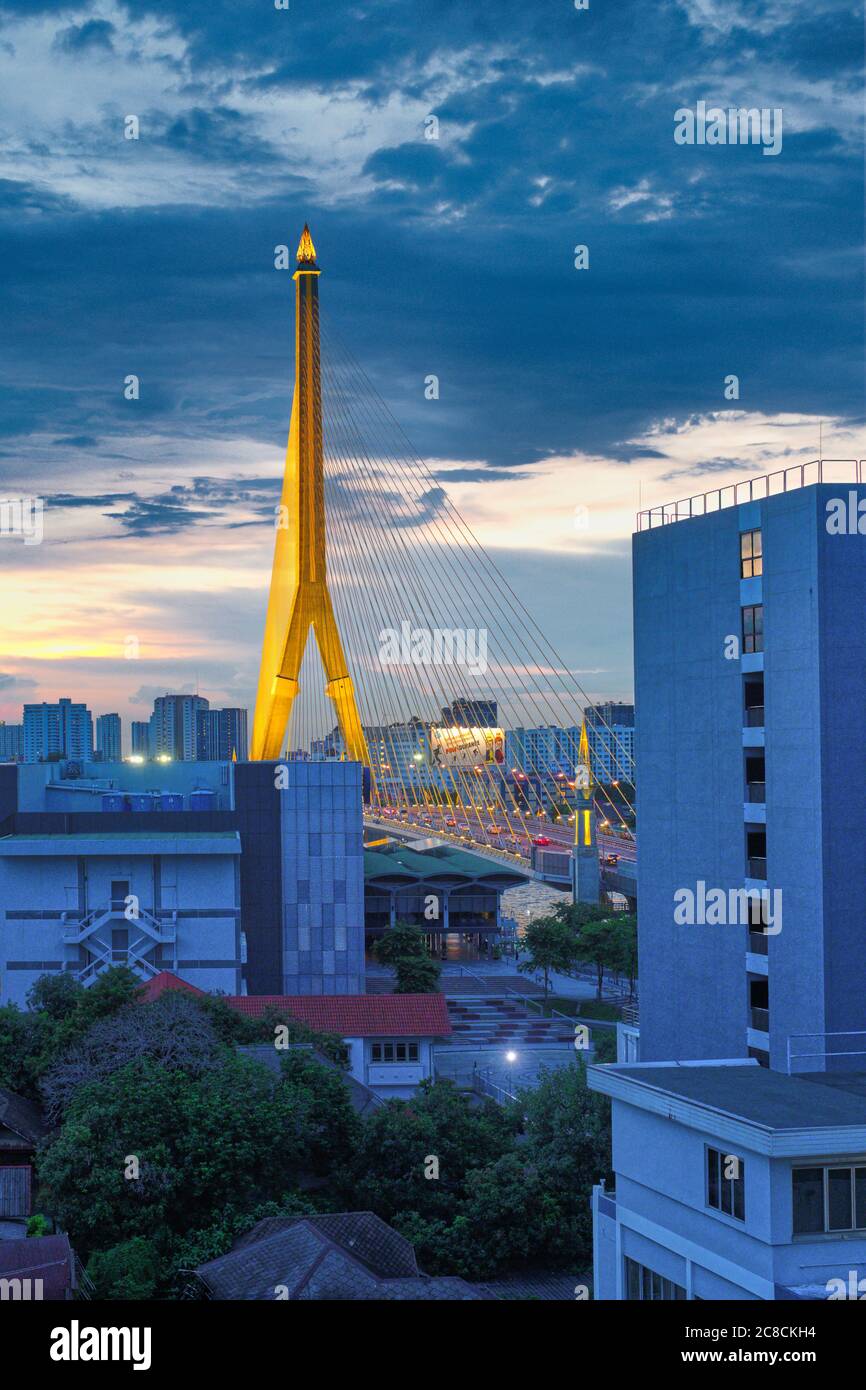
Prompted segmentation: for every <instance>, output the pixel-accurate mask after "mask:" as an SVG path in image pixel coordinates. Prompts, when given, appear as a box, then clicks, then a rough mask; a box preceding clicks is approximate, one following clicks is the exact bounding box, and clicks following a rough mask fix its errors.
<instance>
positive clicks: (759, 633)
mask: <svg viewBox="0 0 866 1390" xmlns="http://www.w3.org/2000/svg"><path fill="white" fill-rule="evenodd" d="M763 650H764V605H763V604H762V603H756V604H753V605H751V606H750V607H748V608H744V609H743V651H744V652H762V651H763Z"/></svg>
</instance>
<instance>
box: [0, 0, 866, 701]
mask: <svg viewBox="0 0 866 1390" xmlns="http://www.w3.org/2000/svg"><path fill="white" fill-rule="evenodd" d="M863 34H864V26H863V7H862V4H861V3H848V2H847V0H809V3H805V2H804V0H653V3H650V0H589V5H588V7H587V8H585V9H578V8H576V6H575V4H574V3H573V0H538V2H537V3H533V4H526V3H515V2H514V0H497V3H496V4H495V5H483V4H476V3H466V0H458V3H451V2H450V0H440V3H437V4H435V5H429V4H426V3H418V0H394V2H393V3H392V2H391V0H374V2H373V3H354V4H353V3H347V0H333V3H331V4H328V5H322V4H312V5H306V4H301V3H299V0H290V4H289V8H287V9H282V8H277V7H276V5H269V4H268V3H266V0H255V3H251V2H250V0H232V3H229V2H228V0H207V3H204V0H136V3H135V4H134V5H133V4H129V5H125V4H122V3H118V0H94V2H93V3H89V4H88V3H85V4H81V3H73V4H68V3H65V0H50V3H47V0H46V3H42V0H0V293H2V304H3V312H2V316H0V383H2V385H0V499H2V498H3V497H6V498H16V497H38V498H40V499H42V502H43V506H44V512H43V527H44V534H43V539H42V542H41V544H33V545H26V544H24V542H23V539H22V537H20V536H14V535H0V719H5V720H7V721H10V722H13V721H17V720H19V719H20V715H21V705H22V702H24V701H32V700H41V699H47V700H53V699H56V698H58V697H59V696H61V695H68V696H72V697H73V698H76V699H84V700H86V701H87V702H88V703H89V705H90V706H91V708H92V709H93V711H94V713H95V714H97V713H102V712H105V711H108V710H117V711H119V712H120V713H121V714H122V716H123V717H124V720H127V719H130V718H133V719H135V718H138V719H141V718H146V717H147V716H148V714H149V712H150V709H151V706H152V700H153V697H154V696H155V695H157V694H162V693H164V692H165V691H167V690H171V691H190V690H196V689H198V690H200V692H201V693H202V694H204V695H206V696H207V697H208V698H209V699H210V700H211V703H212V704H215V705H221V704H232V705H233V704H244V705H247V706H248V707H249V708H250V709H252V705H253V701H254V692H255V685H256V679H257V673H258V659H259V651H260V642H261V633H262V627H263V622H264V612H265V603H266V598H267V587H268V582H269V575H270V565H271V556H272V549H273V508H274V506H275V504H276V503H277V501H278V497H279V485H280V478H281V472H282V467H283V460H284V454H285V441H286V434H287V428H288V419H289V412H290V407H291V388H292V379H293V350H294V342H293V299H292V296H293V286H292V282H291V271H288V272H287V271H285V270H279V269H277V268H275V248H277V247H279V246H281V245H288V246H289V248H290V250H291V252H292V253H293V252H294V248H295V245H296V243H297V240H298V237H299V234H300V231H301V228H302V226H303V224H304V222H305V221H308V222H309V223H310V226H311V229H312V232H313V236H314V240H315V242H316V246H317V250H318V255H319V264H320V265H321V267H322V268H323V275H322V277H321V282H320V288H321V296H322V314H323V324H324V325H326V326H327V331H328V332H331V331H332V330H333V332H334V334H335V335H336V336H337V337H338V338H339V340H340V342H341V343H343V344H344V345H345V347H346V349H347V351H348V352H349V353H350V354H351V355H352V357H353V358H354V359H355V360H356V361H358V362H359V363H361V364H362V366H363V368H364V371H365V372H366V374H367V376H368V377H369V378H370V380H371V381H372V383H373V384H374V386H375V388H376V390H377V392H378V393H379V394H380V396H381V397H382V398H383V399H384V401H385V402H386V403H387V406H388V408H389V409H390V411H391V413H392V414H393V416H394V417H395V418H396V420H397V421H398V422H399V424H400V426H401V427H402V429H403V430H404V431H405V432H406V434H407V435H408V437H409V438H410V439H411V441H412V444H413V445H414V448H415V450H416V451H417V453H418V454H419V456H420V457H421V458H423V459H424V460H425V461H426V462H427V466H428V468H429V470H430V472H431V473H432V474H433V475H434V476H435V477H436V478H437V480H438V481H439V482H441V484H442V486H443V487H445V488H446V489H447V491H448V494H449V496H450V497H451V499H452V500H453V502H454V503H455V505H456V506H457V507H458V508H459V510H460V511H461V513H462V514H463V516H464V517H465V518H466V520H467V522H468V523H469V525H470V526H471V527H472V529H473V530H474V531H475V533H476V535H477V536H478V538H479V540H480V542H481V543H482V544H483V545H484V546H485V547H486V548H487V549H488V550H489V551H490V553H491V555H492V557H493V559H494V561H495V564H496V566H497V567H498V569H499V570H500V571H501V572H502V573H503V574H504V575H505V576H506V578H507V580H508V582H509V584H510V585H511V586H512V587H513V588H514V590H515V591H516V592H517V593H518V594H519V595H520V597H521V599H522V600H523V602H524V603H525V604H526V606H527V608H528V609H529V610H530V612H531V613H532V614H533V615H534V617H535V618H537V620H538V622H539V624H540V626H541V627H542V628H543V629H544V631H545V633H546V634H547V636H548V637H549V638H550V639H551V641H552V643H553V644H554V646H555V647H556V649H557V650H558V651H559V652H560V653H561V655H562V657H563V659H564V660H565V661H566V663H567V664H568V666H569V668H570V669H572V670H574V671H576V672H578V673H579V678H580V681H581V683H582V685H583V687H584V688H585V689H586V690H587V691H588V693H589V695H590V696H592V697H596V698H627V697H628V696H629V694H630V693H631V689H632V671H631V614H630V603H631V568H630V537H631V532H632V530H633V528H634V518H635V513H636V512H637V511H638V510H639V509H640V508H646V507H648V506H651V505H655V504H658V503H661V502H668V501H673V500H675V499H677V498H682V497H688V496H690V495H691V494H696V493H702V492H704V491H706V490H707V489H711V488H717V487H719V486H723V485H725V484H727V483H728V482H730V481H736V480H742V479H744V478H748V477H750V476H755V477H758V476H761V475H763V474H766V473H768V472H772V471H774V470H775V469H778V468H784V467H791V466H795V465H797V464H799V463H801V462H803V461H805V460H809V459H813V458H816V457H818V455H819V448H821V449H822V452H823V455H824V457H839V458H849V457H862V456H863V455H866V447H864V445H866V436H864V390H863V386H864V375H863V367H864V354H863V279H862V277H863V241H864V229H863V186H862V183H863V153H864V149H863V90H862V67H863ZM701 101H703V102H705V103H706V105H707V107H713V106H717V107H721V108H724V109H727V108H728V107H755V108H759V109H766V110H767V111H768V113H769V112H776V111H779V112H781V117H779V116H775V117H774V119H775V120H776V121H777V122H779V121H781V125H780V127H779V128H780V131H781V134H782V140H781V149H780V150H779V151H778V153H777V154H769V153H765V151H764V148H763V147H762V146H761V145H760V144H751V145H749V144H735V143H730V144H718V143H717V144H709V143H707V144H697V143H693V144H682V143H678V142H677V140H675V138H674V137H675V130H676V127H677V118H676V112H677V111H678V110H681V109H684V108H687V109H689V110H695V109H697V103H698V102H701ZM130 117H135V118H136V122H137V136H138V138H136V139H129V138H125V135H126V134H128V133H129V132H130V130H131V129H133V128H134V124H135V123H132V124H131V123H130V119H129V118H130ZM433 118H435V120H434V119H433ZM431 135H432V136H435V137H436V138H430V137H431ZM577 247H586V248H587V253H586V255H584V257H583V259H584V260H586V259H587V257H588V267H587V268H583V269H578V268H577V267H576V264H575V262H576V260H579V259H581V257H580V256H579V255H576V248H577ZM131 375H134V376H136V377H137V378H138V380H139V396H138V399H135V400H129V399H126V396H125V392H124V383H125V381H126V379H127V378H128V377H129V376H131ZM431 375H432V376H436V377H437V378H438V382H439V388H438V398H436V399H427V395H428V394H429V392H425V383H426V381H427V379H428V378H429V377H430V376H431ZM731 376H735V377H736V378H737V382H738V393H739V394H738V396H736V397H734V396H731V394H730V392H731V389H732V388H731V386H730V384H729V382H728V379H729V378H730V377H731ZM726 383H728V384H727V385H726ZM392 616H393V615H390V614H383V621H386V620H388V619H389V618H390V617H392Z"/></svg>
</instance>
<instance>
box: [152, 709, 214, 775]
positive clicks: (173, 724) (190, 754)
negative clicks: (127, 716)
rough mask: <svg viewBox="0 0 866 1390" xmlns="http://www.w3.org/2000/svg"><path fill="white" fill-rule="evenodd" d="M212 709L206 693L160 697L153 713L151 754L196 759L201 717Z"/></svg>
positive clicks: (186, 759)
mask: <svg viewBox="0 0 866 1390" xmlns="http://www.w3.org/2000/svg"><path fill="white" fill-rule="evenodd" d="M209 708H210V705H209V702H208V701H207V700H206V699H205V698H204V696H202V695H159V696H157V698H156V699H155V700H154V702H153V714H152V715H151V716H150V738H149V751H150V756H151V757H152V758H159V757H168V758H172V759H174V760H175V761H176V762H194V761H195V759H196V758H197V756H198V740H197V734H198V726H197V722H196V721H197V716H198V713H199V711H200V710H206V709H209Z"/></svg>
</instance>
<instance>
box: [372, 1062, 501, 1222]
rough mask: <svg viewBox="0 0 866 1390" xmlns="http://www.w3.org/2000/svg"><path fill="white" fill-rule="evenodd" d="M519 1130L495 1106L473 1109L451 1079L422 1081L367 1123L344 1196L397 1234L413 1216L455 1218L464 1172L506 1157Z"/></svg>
mask: <svg viewBox="0 0 866 1390" xmlns="http://www.w3.org/2000/svg"><path fill="white" fill-rule="evenodd" d="M515 1128H516V1121H515V1119H514V1117H513V1116H511V1115H510V1114H509V1113H507V1112H505V1111H504V1110H503V1109H502V1108H501V1107H499V1106H496V1105H494V1104H493V1103H492V1102H487V1103H485V1104H484V1105H481V1106H475V1105H472V1104H470V1101H469V1099H468V1097H466V1096H464V1095H462V1094H461V1093H460V1092H459V1091H458V1090H457V1088H456V1087H455V1086H454V1085H453V1083H452V1082H450V1081H438V1082H435V1083H434V1082H424V1083H423V1084H422V1085H421V1087H420V1088H419V1090H418V1092H417V1093H416V1095H415V1096H413V1098H412V1100H411V1101H399V1100H394V1101H389V1102H388V1104H387V1105H384V1106H382V1107H381V1108H380V1109H378V1110H375V1111H373V1112H372V1114H370V1115H369V1117H368V1118H367V1119H366V1121H365V1124H364V1128H363V1133H362V1137H361V1141H360V1144H359V1146H358V1149H357V1152H356V1154H355V1156H354V1159H353V1161H352V1163H351V1166H350V1169H349V1174H348V1177H349V1188H348V1190H347V1193H346V1196H347V1197H350V1195H351V1199H352V1201H353V1206H354V1207H355V1208H356V1209H360V1210H362V1211H363V1210H365V1209H369V1210H371V1211H374V1212H376V1214H377V1215H378V1216H381V1217H382V1219H383V1221H389V1222H394V1224H395V1225H397V1226H398V1227H399V1228H400V1229H402V1222H403V1219H404V1217H405V1215H406V1213H408V1212H417V1213H419V1215H421V1216H423V1217H424V1218H425V1219H428V1220H436V1219H437V1218H439V1219H442V1220H445V1221H446V1222H447V1221H450V1220H451V1219H452V1218H453V1217H454V1216H455V1215H456V1213H457V1208H458V1206H459V1202H460V1200H461V1199H462V1197H463V1195H464V1191H465V1182H466V1174H467V1173H468V1172H469V1170H470V1169H472V1168H475V1167H478V1166H483V1165H484V1164H486V1163H491V1162H494V1161H495V1160H496V1159H497V1158H499V1157H500V1156H501V1155H502V1154H504V1153H506V1152H507V1151H508V1149H509V1147H510V1145H511V1142H512V1138H513V1135H514V1132H515ZM431 1160H435V1162H433V1163H431ZM431 1173H433V1174H435V1176H431Z"/></svg>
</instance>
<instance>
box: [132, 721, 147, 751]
mask: <svg viewBox="0 0 866 1390" xmlns="http://www.w3.org/2000/svg"><path fill="white" fill-rule="evenodd" d="M130 736H131V739H132V748H131V752H132V756H133V757H134V758H146V757H148V756H149V753H150V724H149V723H148V722H147V720H146V719H133V721H132V724H131V725H130Z"/></svg>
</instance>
